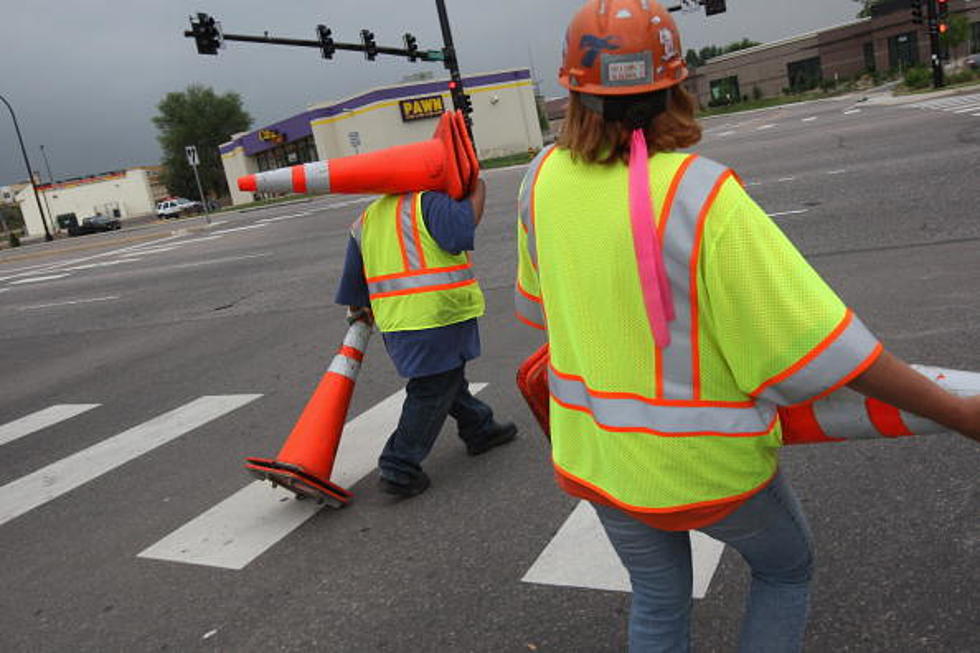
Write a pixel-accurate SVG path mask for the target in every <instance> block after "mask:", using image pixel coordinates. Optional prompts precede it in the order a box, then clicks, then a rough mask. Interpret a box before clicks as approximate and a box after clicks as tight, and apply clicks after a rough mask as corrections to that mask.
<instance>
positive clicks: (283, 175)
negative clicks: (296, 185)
mask: <svg viewBox="0 0 980 653" xmlns="http://www.w3.org/2000/svg"><path fill="white" fill-rule="evenodd" d="M255 190H256V191H257V192H259V193H291V192H293V169H292V168H291V167H290V168H276V169H275V170H266V171H265V172H260V173H257V174H256V175H255Z"/></svg>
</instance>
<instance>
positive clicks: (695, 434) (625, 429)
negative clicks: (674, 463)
mask: <svg viewBox="0 0 980 653" xmlns="http://www.w3.org/2000/svg"><path fill="white" fill-rule="evenodd" d="M549 394H550V395H551V400H552V401H554V402H555V403H556V404H558V405H559V406H561V407H562V408H566V409H568V410H575V411H578V412H580V413H585V414H586V415H588V416H589V417H591V418H592V422H593V423H594V424H595V425H596V426H598V427H599V428H601V429H602V430H603V431H609V432H610V433H649V434H650V435H656V436H658V437H661V438H700V437H709V436H710V437H719V438H758V437H764V436H766V435H769V434H770V433H771V432H772V429H773V427H774V426H775V425H776V420H777V419H779V414H778V413H776V412H773V415H772V420H771V421H770V422H769V424H768V425H767V426H766V428H765V430H762V431H755V432H748V433H721V432H717V431H686V432H683V433H664V432H663V431H655V430H653V429H648V428H646V427H644V426H608V425H606V424H603V423H601V422H600V421H599V420H597V419H596V417H595V415H594V414H593V413H592V412H591V411H590V410H589V409H588V408H585V407H583V406H573V405H571V404H567V403H565V402H563V401H562V400H561V399H559V398H558V397H556V396H555V395H554V394H553V393H549Z"/></svg>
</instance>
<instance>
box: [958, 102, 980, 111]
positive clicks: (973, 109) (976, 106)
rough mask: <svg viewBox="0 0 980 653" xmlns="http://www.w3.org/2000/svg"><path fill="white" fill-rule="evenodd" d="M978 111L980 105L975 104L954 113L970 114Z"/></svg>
mask: <svg viewBox="0 0 980 653" xmlns="http://www.w3.org/2000/svg"><path fill="white" fill-rule="evenodd" d="M977 109H980V104H976V103H974V104H971V105H970V106H968V107H964V108H962V109H956V110H955V111H953V113H970V112H971V111H976V110H977Z"/></svg>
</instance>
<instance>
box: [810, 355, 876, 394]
mask: <svg viewBox="0 0 980 653" xmlns="http://www.w3.org/2000/svg"><path fill="white" fill-rule="evenodd" d="M883 351H885V346H884V345H883V344H881V343H880V342H879V343H878V345H877V346H876V347H875V348H874V351H872V352H871V354H870V355H869V356H868V357H867V358H865V359H864V361H862V363H861V364H860V365H858V366H857V367H855V368H854V371H852V372H851V373H850V374H848V375H847V376H845V377H844V378H843V379H841V380H840V381H838V382H837V383H835V384H834V385H832V386H830V387H829V388H827V389H826V390H824V391H823V392H821V393H820V394H818V395H817V396H816V397H814V398H812V399H810V401H817V400H819V399H823V398H824V397H826V396H827V395H829V394H833V393H835V392H837V391H838V390H840V389H841V388H843V387H844V386H845V385H847V384H848V383H850V382H851V381H853V380H854V379H856V378H857V377H859V376H861V374H863V373H864V371H865V370H867V369H868V368H869V367H871V364H872V363H874V362H875V361H876V360H878V357H879V356H881V352H883Z"/></svg>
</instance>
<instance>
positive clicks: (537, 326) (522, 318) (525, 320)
mask: <svg viewBox="0 0 980 653" xmlns="http://www.w3.org/2000/svg"><path fill="white" fill-rule="evenodd" d="M514 315H515V316H516V317H517V319H518V320H519V321H521V322H523V323H524V324H526V325H528V326H529V327H533V328H535V329H538V330H540V331H547V330H548V329H547V327H545V325H543V324H538V323H536V322H532V321H531V320H530V319H528V318H527V317H525V316H523V315H521V314H520V313H518V312H517V311H514Z"/></svg>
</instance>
